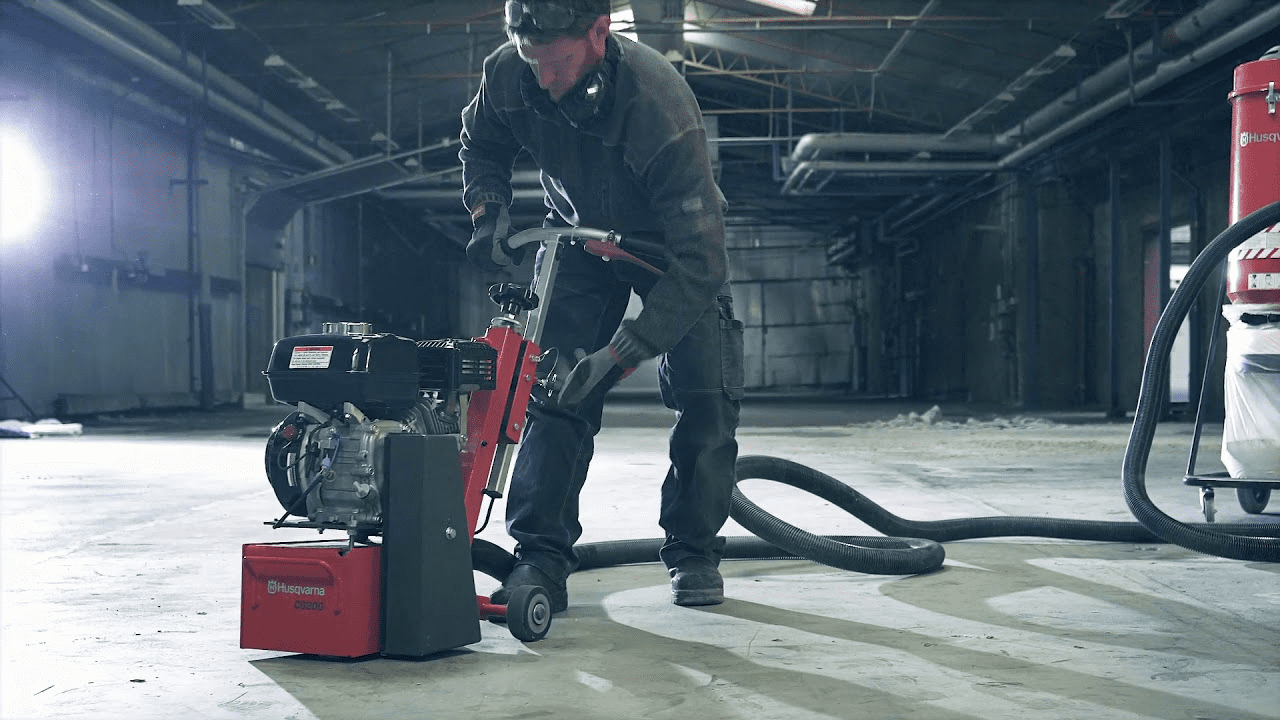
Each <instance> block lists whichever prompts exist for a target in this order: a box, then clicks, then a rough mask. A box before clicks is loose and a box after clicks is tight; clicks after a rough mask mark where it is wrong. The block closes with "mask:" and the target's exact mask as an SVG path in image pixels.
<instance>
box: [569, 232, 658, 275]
mask: <svg viewBox="0 0 1280 720" xmlns="http://www.w3.org/2000/svg"><path fill="white" fill-rule="evenodd" d="M611 235H612V234H611ZM582 249H584V250H586V251H587V252H589V253H591V254H592V255H595V256H596V257H601V258H604V259H605V260H620V261H622V262H628V263H631V264H632V265H635V266H637V267H641V268H644V269H645V270H648V271H649V272H651V273H653V274H654V275H662V274H663V273H662V271H661V270H659V269H658V268H656V267H654V266H653V265H650V264H649V263H647V262H645V261H644V260H641V259H640V258H638V257H636V256H635V255H632V254H631V253H629V252H627V251H626V250H623V249H622V248H621V247H619V246H618V244H617V242H616V241H615V242H609V241H608V240H586V241H585V242H583V244H582Z"/></svg>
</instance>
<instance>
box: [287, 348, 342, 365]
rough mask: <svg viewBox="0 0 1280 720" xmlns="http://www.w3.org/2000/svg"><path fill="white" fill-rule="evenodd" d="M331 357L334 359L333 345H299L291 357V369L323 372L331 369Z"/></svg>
mask: <svg viewBox="0 0 1280 720" xmlns="http://www.w3.org/2000/svg"><path fill="white" fill-rule="evenodd" d="M331 357H333V346H332V345H299V346H298V347H296V348H294V349H293V354H292V355H290V356H289V369H290V370H296V369H299V368H301V369H312V370H323V369H325V368H327V367H329V358H331Z"/></svg>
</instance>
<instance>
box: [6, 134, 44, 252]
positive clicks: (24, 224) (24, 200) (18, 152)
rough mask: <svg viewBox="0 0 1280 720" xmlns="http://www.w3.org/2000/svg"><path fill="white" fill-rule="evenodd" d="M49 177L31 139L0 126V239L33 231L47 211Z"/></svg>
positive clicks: (11, 238)
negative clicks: (2, 128) (1, 128)
mask: <svg viewBox="0 0 1280 720" xmlns="http://www.w3.org/2000/svg"><path fill="white" fill-rule="evenodd" d="M47 186H48V179H47V178H46V176H45V170H44V166H43V165H42V164H41V163H40V158H39V156H38V155H36V151H35V149H34V148H33V147H32V146H31V143H30V142H29V141H28V140H27V138H25V137H24V136H22V135H19V134H18V133H15V132H8V131H4V130H0V240H13V239H15V238H18V237H22V236H25V235H27V234H28V233H30V232H31V231H32V230H33V229H34V228H35V225H36V221H37V220H39V218H40V216H41V214H42V213H43V212H44V208H45V203H46V201H47V198H46V189H47Z"/></svg>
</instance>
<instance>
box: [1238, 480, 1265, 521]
mask: <svg viewBox="0 0 1280 720" xmlns="http://www.w3.org/2000/svg"><path fill="white" fill-rule="evenodd" d="M1236 499H1237V500H1239V501H1240V509H1242V510H1244V511H1245V512H1247V513H1249V514H1250V515H1257V514H1258V513H1260V512H1262V511H1263V510H1266V509H1267V501H1268V500H1270V499H1271V488H1269V487H1266V486H1263V485H1249V486H1246V487H1238V488H1236Z"/></svg>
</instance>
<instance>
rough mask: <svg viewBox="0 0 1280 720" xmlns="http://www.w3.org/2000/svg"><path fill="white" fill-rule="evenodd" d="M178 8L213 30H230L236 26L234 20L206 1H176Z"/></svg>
mask: <svg viewBox="0 0 1280 720" xmlns="http://www.w3.org/2000/svg"><path fill="white" fill-rule="evenodd" d="M178 7H181V8H184V9H186V11H187V12H189V13H191V16H192V17H194V18H195V19H197V20H199V21H200V22H202V23H204V24H205V25H208V26H209V27H211V28H213V29H214V30H231V29H233V28H235V26H236V21H235V20H232V19H231V17H230V16H229V15H227V14H226V13H224V12H222V11H221V10H219V9H218V8H216V7H214V5H213V3H211V2H206V0H178Z"/></svg>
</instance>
